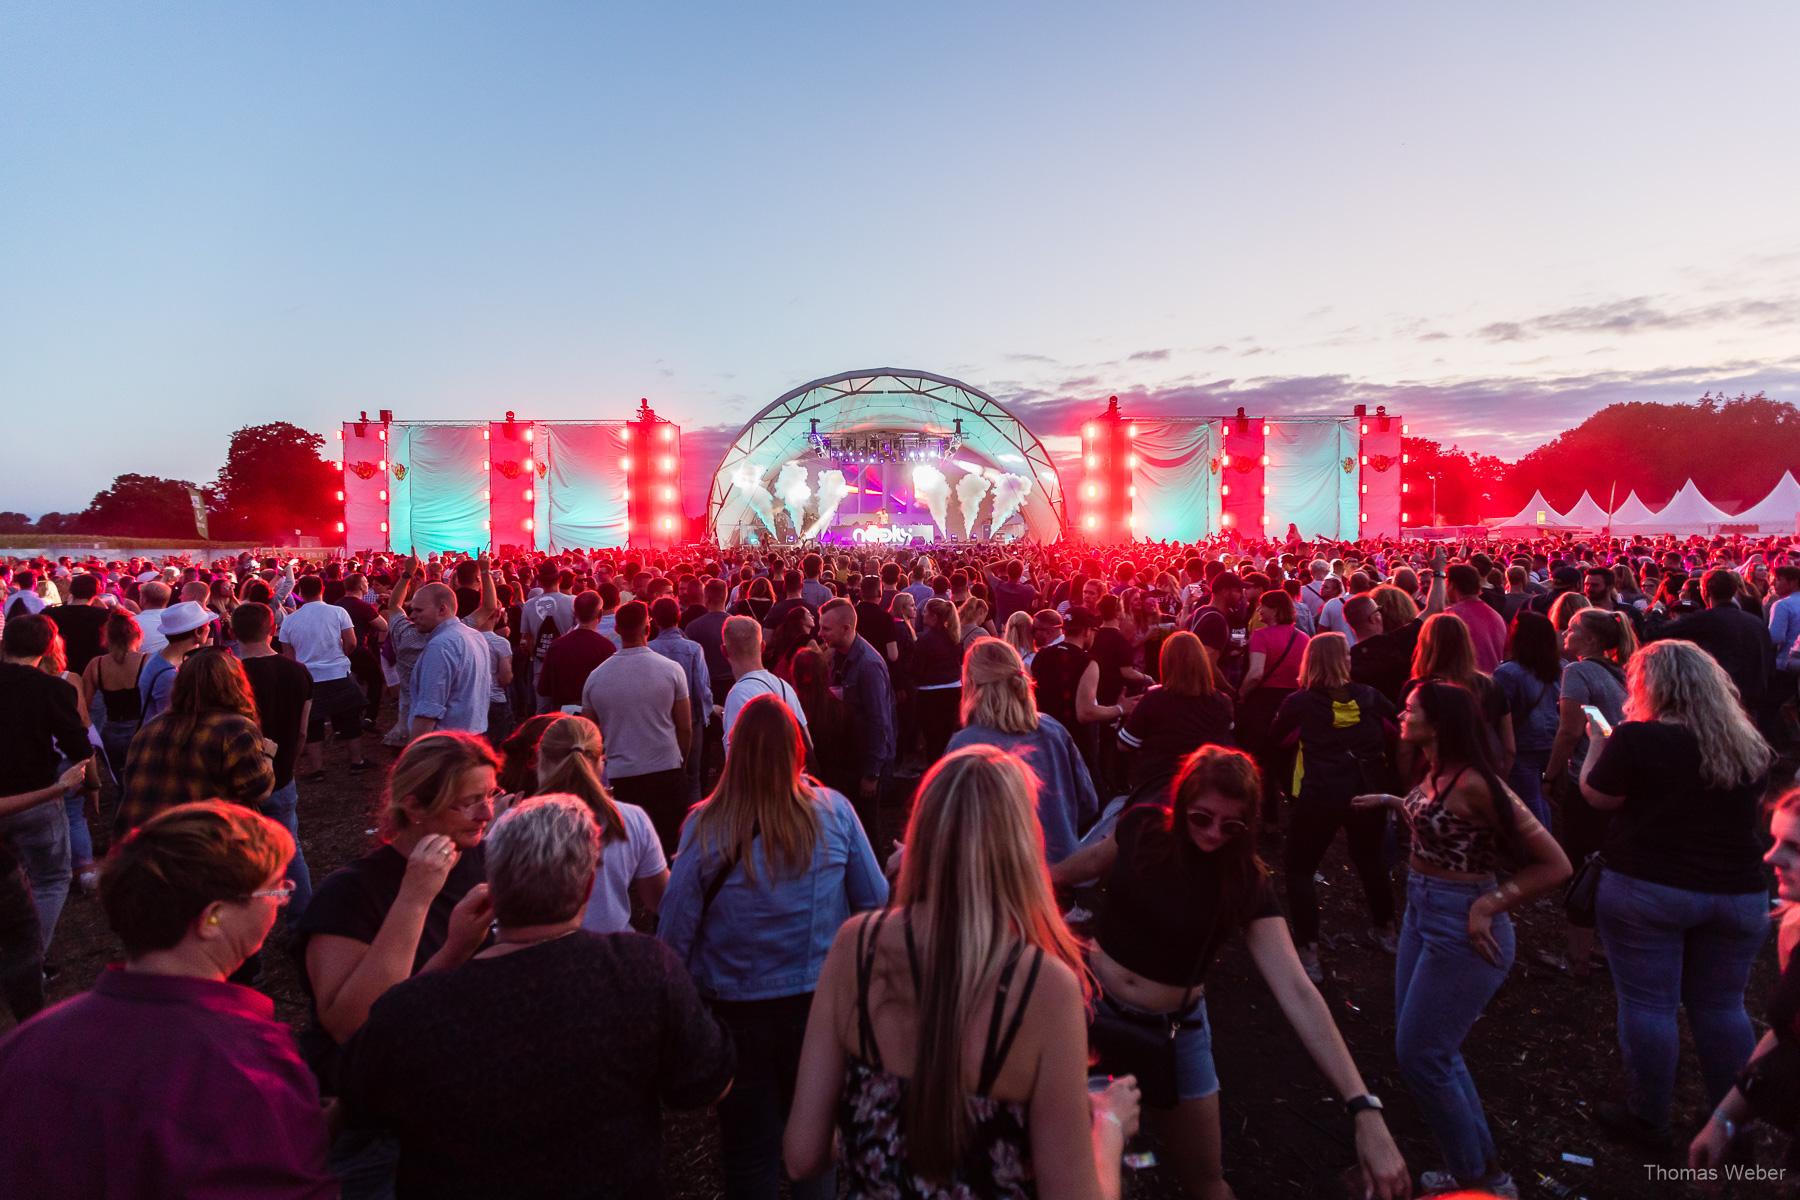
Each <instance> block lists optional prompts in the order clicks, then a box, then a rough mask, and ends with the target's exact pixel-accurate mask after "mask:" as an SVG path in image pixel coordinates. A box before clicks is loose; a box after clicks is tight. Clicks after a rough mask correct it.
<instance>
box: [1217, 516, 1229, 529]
mask: <svg viewBox="0 0 1800 1200" xmlns="http://www.w3.org/2000/svg"><path fill="white" fill-rule="evenodd" d="M1229 524H1231V514H1230V513H1220V514H1219V528H1221V529H1223V528H1225V527H1226V526H1227V525H1229Z"/></svg>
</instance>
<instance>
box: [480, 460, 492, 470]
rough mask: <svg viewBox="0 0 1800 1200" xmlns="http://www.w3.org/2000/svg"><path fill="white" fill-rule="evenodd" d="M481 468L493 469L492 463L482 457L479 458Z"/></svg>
mask: <svg viewBox="0 0 1800 1200" xmlns="http://www.w3.org/2000/svg"><path fill="white" fill-rule="evenodd" d="M481 469H482V470H484V471H491V470H493V469H494V464H493V463H491V462H489V461H488V460H487V459H485V458H484V459H482V460H481Z"/></svg>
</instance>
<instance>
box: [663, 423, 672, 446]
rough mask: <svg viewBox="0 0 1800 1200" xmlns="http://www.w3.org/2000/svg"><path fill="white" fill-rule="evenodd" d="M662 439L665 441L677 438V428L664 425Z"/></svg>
mask: <svg viewBox="0 0 1800 1200" xmlns="http://www.w3.org/2000/svg"><path fill="white" fill-rule="evenodd" d="M662 440H663V441H665V442H672V441H674V440H675V430H674V428H673V427H671V426H668V425H664V426H663V431H662Z"/></svg>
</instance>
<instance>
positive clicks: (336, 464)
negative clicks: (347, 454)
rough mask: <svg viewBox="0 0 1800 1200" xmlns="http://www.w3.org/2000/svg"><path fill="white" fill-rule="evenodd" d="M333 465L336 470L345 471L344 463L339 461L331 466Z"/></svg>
mask: <svg viewBox="0 0 1800 1200" xmlns="http://www.w3.org/2000/svg"><path fill="white" fill-rule="evenodd" d="M331 465H332V466H334V467H336V468H337V469H338V470H340V471H341V470H343V469H344V464H343V463H342V462H341V461H339V462H334V463H332V464H331Z"/></svg>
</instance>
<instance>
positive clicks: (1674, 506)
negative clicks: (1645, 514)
mask: <svg viewBox="0 0 1800 1200" xmlns="http://www.w3.org/2000/svg"><path fill="white" fill-rule="evenodd" d="M1731 520H1732V518H1731V514H1730V513H1728V512H1726V511H1725V510H1724V509H1722V508H1720V507H1719V506H1718V505H1716V504H1714V503H1713V502H1712V501H1711V500H1708V499H1707V498H1706V497H1705V496H1702V495H1701V494H1700V489H1699V488H1697V487H1695V486H1694V481H1693V480H1691V479H1690V480H1688V481H1687V482H1686V483H1684V484H1682V485H1681V490H1680V491H1679V492H1676V493H1675V495H1674V496H1673V497H1671V498H1670V500H1669V502H1668V503H1667V504H1666V505H1664V506H1663V509H1662V511H1661V512H1659V513H1657V514H1656V521H1655V524H1656V527H1657V529H1658V530H1660V531H1662V532H1666V533H1674V534H1683V535H1686V534H1695V533H1717V532H1718V527H1719V526H1721V525H1725V524H1728V523H1731Z"/></svg>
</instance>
